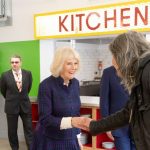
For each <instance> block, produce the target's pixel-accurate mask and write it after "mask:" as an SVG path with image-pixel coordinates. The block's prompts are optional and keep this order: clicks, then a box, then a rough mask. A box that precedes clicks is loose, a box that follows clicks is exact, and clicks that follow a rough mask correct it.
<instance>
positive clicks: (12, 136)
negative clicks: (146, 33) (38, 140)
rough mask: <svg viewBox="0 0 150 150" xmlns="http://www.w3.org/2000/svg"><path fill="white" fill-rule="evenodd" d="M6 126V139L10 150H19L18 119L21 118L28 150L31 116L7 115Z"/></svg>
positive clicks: (30, 141)
mask: <svg viewBox="0 0 150 150" xmlns="http://www.w3.org/2000/svg"><path fill="white" fill-rule="evenodd" d="M6 116H7V125H8V139H9V143H10V146H11V148H12V150H18V149H19V142H18V134H17V129H18V118H19V116H20V117H21V120H22V123H23V130H24V136H25V140H26V144H27V147H28V150H30V147H31V144H32V137H33V135H32V116H31V114H26V113H23V112H20V113H19V114H7V115H6Z"/></svg>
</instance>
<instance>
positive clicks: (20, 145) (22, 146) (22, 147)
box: [0, 139, 27, 150]
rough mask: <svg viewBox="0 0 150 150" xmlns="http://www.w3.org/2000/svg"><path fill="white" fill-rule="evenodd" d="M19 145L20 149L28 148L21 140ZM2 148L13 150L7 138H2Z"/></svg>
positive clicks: (0, 140)
mask: <svg viewBox="0 0 150 150" xmlns="http://www.w3.org/2000/svg"><path fill="white" fill-rule="evenodd" d="M19 147H20V148H19V150H27V148H26V145H25V142H20V143H19ZM0 150H11V148H10V146H9V143H8V140H7V139H0Z"/></svg>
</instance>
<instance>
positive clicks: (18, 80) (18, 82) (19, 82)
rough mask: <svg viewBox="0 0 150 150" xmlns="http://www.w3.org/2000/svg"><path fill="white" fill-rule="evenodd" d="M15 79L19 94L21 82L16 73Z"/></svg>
mask: <svg viewBox="0 0 150 150" xmlns="http://www.w3.org/2000/svg"><path fill="white" fill-rule="evenodd" d="M16 77H17V81H16V84H17V87H18V90H19V92H21V90H22V81H21V79H20V75H19V73H16Z"/></svg>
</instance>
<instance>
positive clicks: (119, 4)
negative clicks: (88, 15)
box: [34, 0, 150, 39]
mask: <svg viewBox="0 0 150 150" xmlns="http://www.w3.org/2000/svg"><path fill="white" fill-rule="evenodd" d="M146 2H150V1H149V0H134V1H130V2H123V3H114V4H105V5H100V6H92V7H85V8H77V9H70V10H62V11H55V12H48V13H41V14H35V15H34V38H35V39H53V38H54V39H57V38H75V37H76V38H77V37H88V36H102V35H114V34H120V33H123V32H126V31H127V30H116V31H106V32H104V31H103V32H92V33H79V34H78V33H76V34H67V35H66V34H64V35H53V36H36V17H39V16H48V15H54V14H55V15H56V14H64V13H68V12H79V11H82V10H84V11H86V10H94V9H99V8H109V7H115V6H128V5H133V4H140V3H146ZM133 30H135V31H139V32H150V28H144V29H143V28H138V29H133Z"/></svg>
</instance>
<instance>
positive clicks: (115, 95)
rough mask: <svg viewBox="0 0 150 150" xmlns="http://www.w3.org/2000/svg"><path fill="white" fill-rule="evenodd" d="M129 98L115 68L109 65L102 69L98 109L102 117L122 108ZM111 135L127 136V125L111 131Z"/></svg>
mask: <svg viewBox="0 0 150 150" xmlns="http://www.w3.org/2000/svg"><path fill="white" fill-rule="evenodd" d="M128 100H129V94H128V92H127V90H125V88H124V86H123V85H122V84H121V80H120V78H119V77H118V75H117V73H116V69H115V68H114V67H113V66H111V67H108V68H106V69H104V71H103V75H102V79H101V82H100V111H101V115H102V117H103V118H104V117H108V116H109V115H111V114H113V113H115V112H117V111H118V110H120V109H121V108H123V107H124V106H125V105H126V103H127V101H128ZM112 135H113V136H117V137H124V136H129V128H128V126H125V127H122V128H119V129H117V130H114V131H112Z"/></svg>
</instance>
